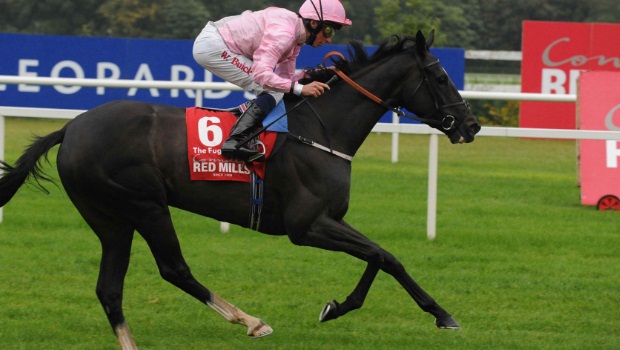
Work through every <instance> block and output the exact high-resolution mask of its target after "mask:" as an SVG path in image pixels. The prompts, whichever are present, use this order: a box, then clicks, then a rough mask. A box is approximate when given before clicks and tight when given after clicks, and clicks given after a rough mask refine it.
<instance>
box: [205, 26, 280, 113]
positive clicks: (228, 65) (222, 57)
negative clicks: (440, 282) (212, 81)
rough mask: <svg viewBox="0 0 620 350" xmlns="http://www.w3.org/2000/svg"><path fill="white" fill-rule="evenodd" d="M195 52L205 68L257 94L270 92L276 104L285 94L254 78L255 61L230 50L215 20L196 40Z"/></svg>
mask: <svg viewBox="0 0 620 350" xmlns="http://www.w3.org/2000/svg"><path fill="white" fill-rule="evenodd" d="M193 54H194V59H195V60H196V62H198V64H200V65H201V66H202V67H203V68H204V69H206V70H208V71H209V72H211V73H213V74H215V75H217V76H218V77H220V78H222V79H224V80H225V81H227V82H229V83H232V84H235V85H237V86H239V87H240V88H242V89H244V90H246V91H251V92H253V93H254V94H255V95H256V96H258V95H260V94H261V93H263V92H266V93H269V94H270V95H272V96H273V98H274V99H275V100H276V104H277V103H278V102H280V100H282V97H283V96H284V94H283V93H281V92H276V91H271V90H267V89H265V88H263V87H262V86H260V85H258V84H256V83H255V82H254V81H253V80H252V65H253V64H254V62H253V61H252V60H251V59H249V58H247V57H245V56H243V55H240V54H236V53H234V52H232V51H230V49H229V48H228V46H226V43H224V40H223V39H222V36H221V35H220V33H219V32H218V31H217V27H216V26H215V24H214V23H213V22H209V23H207V25H206V26H205V27H204V29H203V30H202V32H201V33H200V35H198V37H197V38H196V40H195V41H194V49H193Z"/></svg>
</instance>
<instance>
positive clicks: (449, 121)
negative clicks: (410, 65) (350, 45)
mask: <svg viewBox="0 0 620 350" xmlns="http://www.w3.org/2000/svg"><path fill="white" fill-rule="evenodd" d="M333 55H336V56H339V57H340V58H342V59H343V60H345V58H344V56H343V55H342V54H341V53H340V52H338V51H332V52H329V53H327V54H326V55H325V58H323V63H325V61H326V60H327V58H328V57H330V56H333ZM414 56H415V58H416V61H417V63H418V67H421V69H420V70H421V71H422V80H420V83H418V85H417V86H416V88H415V89H414V90H413V93H412V94H411V98H410V100H411V99H413V97H414V96H415V95H416V93H417V92H418V91H419V90H420V87H422V84H423V83H426V86H427V87H428V90H429V91H430V93H431V96H432V97H433V102H434V103H435V109H436V110H438V111H439V112H440V113H441V114H442V116H443V118H442V120H441V121H440V120H436V119H431V118H424V117H419V116H417V115H414V114H409V113H405V112H404V111H403V110H402V107H393V106H391V105H390V104H388V103H387V102H385V101H383V100H382V99H381V98H379V97H377V96H376V95H374V94H373V93H371V92H370V91H368V90H366V89H364V88H363V87H362V86H361V85H359V84H358V83H356V82H355V81H353V80H352V79H351V78H349V77H348V76H347V75H346V74H345V73H344V72H343V71H341V70H340V69H338V68H336V67H330V69H332V70H333V71H334V72H336V74H338V76H339V77H340V78H341V79H342V80H344V81H346V82H347V83H348V84H349V85H351V86H352V87H353V88H355V89H356V90H357V91H359V92H361V93H362V94H363V95H365V96H366V97H368V98H369V99H371V100H373V101H374V102H376V103H378V104H380V105H382V106H384V107H386V108H387V109H389V110H391V111H392V112H394V113H396V114H397V115H398V116H400V117H405V118H409V119H413V120H417V121H419V122H422V123H425V124H428V125H430V126H433V127H437V128H442V129H443V130H445V131H450V130H453V129H454V128H455V124H456V118H455V117H454V116H453V115H451V114H445V113H444V112H443V111H444V110H445V109H447V108H450V107H454V106H459V105H465V106H467V107H469V103H468V102H467V101H465V100H462V101H460V102H455V103H450V104H445V105H442V106H439V98H438V97H437V92H436V91H435V89H433V86H432V85H431V84H430V82H429V81H428V73H427V72H426V70H427V69H428V68H429V67H432V66H434V65H436V64H439V60H435V61H433V62H431V63H429V64H427V65H426V66H422V62H421V60H420V58H419V57H418V56H417V55H414Z"/></svg>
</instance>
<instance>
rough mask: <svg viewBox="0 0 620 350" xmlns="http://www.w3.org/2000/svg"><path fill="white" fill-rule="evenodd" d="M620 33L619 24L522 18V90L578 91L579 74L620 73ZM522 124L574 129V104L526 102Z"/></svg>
mask: <svg viewBox="0 0 620 350" xmlns="http://www.w3.org/2000/svg"><path fill="white" fill-rule="evenodd" d="M618 37H620V24H605V23H569V22H540V21H524V22H523V43H522V53H523V59H522V62H521V91H522V92H533V93H548V94H576V93H577V80H578V78H579V75H580V73H581V72H583V71H617V72H620V45H618V40H617V39H614V38H618ZM520 126H521V127H528V128H554V129H575V126H576V121H575V104H574V103H572V102H531V101H524V102H522V103H521V116H520Z"/></svg>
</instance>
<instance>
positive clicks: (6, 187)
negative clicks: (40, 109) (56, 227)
mask: <svg viewBox="0 0 620 350" xmlns="http://www.w3.org/2000/svg"><path fill="white" fill-rule="evenodd" d="M65 132H66V126H65V127H64V128H62V129H60V130H58V131H55V132H53V133H51V134H49V135H47V136H42V137H36V138H35V140H34V142H33V143H32V144H31V145H30V146H28V148H26V151H25V152H24V154H22V155H21V157H19V159H18V160H17V162H16V163H15V166H11V165H9V164H7V163H5V162H3V161H2V160H0V171H1V172H0V207H3V206H4V205H5V204H6V203H8V201H10V200H11V198H13V196H14V195H15V193H16V192H17V190H18V189H19V188H20V187H21V185H23V184H24V182H26V179H28V177H29V176H32V177H33V178H34V180H35V181H36V186H37V187H38V188H39V189H41V190H42V191H43V192H45V193H48V191H47V190H46V189H45V188H44V187H43V186H42V185H41V183H40V181H41V180H44V181H49V182H53V179H52V178H50V177H49V176H48V175H46V174H45V173H44V172H43V171H42V170H41V159H40V158H41V157H42V156H45V161H46V162H47V163H48V164H49V160H48V158H47V153H48V152H49V150H50V149H51V148H52V147H54V146H56V145H57V144H59V143H61V142H62V141H63V139H64V137H65Z"/></svg>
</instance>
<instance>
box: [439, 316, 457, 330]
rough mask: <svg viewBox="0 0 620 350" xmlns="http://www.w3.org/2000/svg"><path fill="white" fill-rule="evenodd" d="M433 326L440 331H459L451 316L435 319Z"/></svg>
mask: <svg viewBox="0 0 620 350" xmlns="http://www.w3.org/2000/svg"><path fill="white" fill-rule="evenodd" d="M435 326H437V328H440V329H461V326H459V323H458V322H456V320H455V319H454V317H452V316H446V317H443V318H441V319H439V318H436V319H435Z"/></svg>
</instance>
